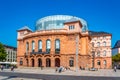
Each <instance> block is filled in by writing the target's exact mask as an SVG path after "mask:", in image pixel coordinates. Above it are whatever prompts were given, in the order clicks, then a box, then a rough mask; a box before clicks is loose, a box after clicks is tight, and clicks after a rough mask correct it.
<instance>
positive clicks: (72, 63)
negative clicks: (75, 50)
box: [69, 57, 74, 67]
mask: <svg viewBox="0 0 120 80" xmlns="http://www.w3.org/2000/svg"><path fill="white" fill-rule="evenodd" d="M69 66H70V67H74V58H73V57H71V58H70V59H69Z"/></svg>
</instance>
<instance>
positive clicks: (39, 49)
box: [38, 40, 42, 52]
mask: <svg viewBox="0 0 120 80" xmlns="http://www.w3.org/2000/svg"><path fill="white" fill-rule="evenodd" d="M38 51H39V52H42V41H41V40H39V41H38Z"/></svg>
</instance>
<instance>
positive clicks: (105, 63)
mask: <svg viewBox="0 0 120 80" xmlns="http://www.w3.org/2000/svg"><path fill="white" fill-rule="evenodd" d="M103 65H104V67H105V68H106V65H107V61H106V60H104V61H103Z"/></svg>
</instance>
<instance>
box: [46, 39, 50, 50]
mask: <svg viewBox="0 0 120 80" xmlns="http://www.w3.org/2000/svg"><path fill="white" fill-rule="evenodd" d="M50 48H51V41H50V40H49V39H48V40H47V41H46V52H50Z"/></svg>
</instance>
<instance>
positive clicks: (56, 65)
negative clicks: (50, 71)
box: [55, 58, 60, 67]
mask: <svg viewBox="0 0 120 80" xmlns="http://www.w3.org/2000/svg"><path fill="white" fill-rule="evenodd" d="M55 67H60V59H59V58H56V59H55Z"/></svg>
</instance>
